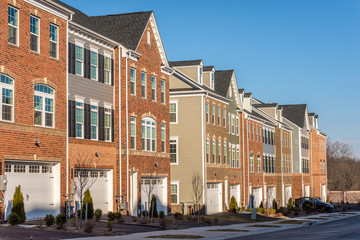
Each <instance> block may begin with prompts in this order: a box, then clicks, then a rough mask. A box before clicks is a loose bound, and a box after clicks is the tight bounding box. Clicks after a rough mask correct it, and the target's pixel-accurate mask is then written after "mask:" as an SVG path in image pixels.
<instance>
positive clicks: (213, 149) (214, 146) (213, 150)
mask: <svg viewBox="0 0 360 240" xmlns="http://www.w3.org/2000/svg"><path fill="white" fill-rule="evenodd" d="M212 155H213V156H212V157H213V163H216V141H215V138H213V144H212Z"/></svg>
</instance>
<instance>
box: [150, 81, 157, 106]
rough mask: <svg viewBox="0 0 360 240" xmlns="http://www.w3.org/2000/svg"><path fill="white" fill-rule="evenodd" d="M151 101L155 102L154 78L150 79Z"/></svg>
mask: <svg viewBox="0 0 360 240" xmlns="http://www.w3.org/2000/svg"><path fill="white" fill-rule="evenodd" d="M151 99H152V100H153V101H156V77H155V76H152V77H151Z"/></svg>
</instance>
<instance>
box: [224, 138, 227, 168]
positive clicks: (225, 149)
mask: <svg viewBox="0 0 360 240" xmlns="http://www.w3.org/2000/svg"><path fill="white" fill-rule="evenodd" d="M226 154H227V146H226V141H224V164H226Z"/></svg>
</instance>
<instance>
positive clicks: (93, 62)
mask: <svg viewBox="0 0 360 240" xmlns="http://www.w3.org/2000/svg"><path fill="white" fill-rule="evenodd" d="M97 76H98V53H97V52H94V51H91V52H90V78H91V79H92V80H97ZM105 76H106V74H105Z"/></svg>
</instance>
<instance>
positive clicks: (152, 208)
mask: <svg viewBox="0 0 360 240" xmlns="http://www.w3.org/2000/svg"><path fill="white" fill-rule="evenodd" d="M149 214H150V216H151V215H152V217H154V218H157V217H158V211H157V206H156V196H155V194H153V195H152V197H151V204H150V212H149Z"/></svg>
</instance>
